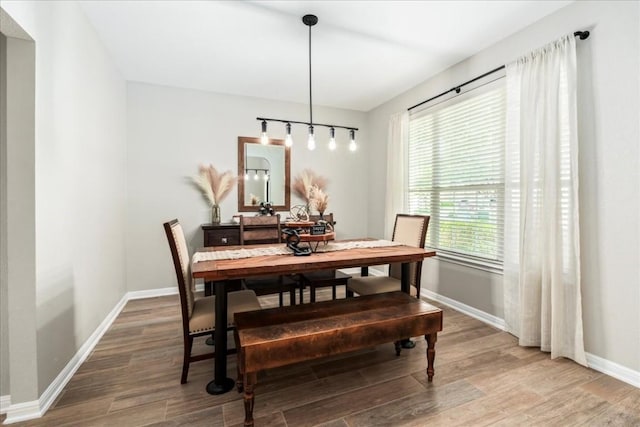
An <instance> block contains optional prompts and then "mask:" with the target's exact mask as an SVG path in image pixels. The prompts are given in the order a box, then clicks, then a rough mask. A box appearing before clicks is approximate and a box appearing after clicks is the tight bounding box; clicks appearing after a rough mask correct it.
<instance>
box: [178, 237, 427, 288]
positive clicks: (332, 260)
mask: <svg viewBox="0 0 640 427" xmlns="http://www.w3.org/2000/svg"><path fill="white" fill-rule="evenodd" d="M368 240H372V239H368ZM283 245H284V243H280V244H269V245H265V244H262V245H244V246H225V247H206V248H200V249H198V252H210V251H221V250H236V249H252V248H264V247H266V246H278V247H281V246H283ZM435 255H436V252H435V251H434V250H432V249H424V248H417V247H414V246H406V245H393V246H377V247H366V248H352V249H344V250H336V251H329V252H315V253H312V254H311V255H309V256H294V255H293V254H291V255H260V256H253V257H250V258H237V259H218V260H207V261H199V262H195V263H193V264H192V266H191V273H192V276H193V277H194V278H197V279H204V280H207V281H219V280H229V279H239V278H247V277H254V276H264V275H279V274H294V273H305V272H312V271H318V270H327V269H338V268H350V267H364V266H371V265H381V264H389V263H407V262H418V261H422V260H423V259H424V258H427V257H432V256H435Z"/></svg>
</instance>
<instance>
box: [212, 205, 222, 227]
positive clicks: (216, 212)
mask: <svg viewBox="0 0 640 427" xmlns="http://www.w3.org/2000/svg"><path fill="white" fill-rule="evenodd" d="M211 223H212V224H220V206H219V205H213V206H211Z"/></svg>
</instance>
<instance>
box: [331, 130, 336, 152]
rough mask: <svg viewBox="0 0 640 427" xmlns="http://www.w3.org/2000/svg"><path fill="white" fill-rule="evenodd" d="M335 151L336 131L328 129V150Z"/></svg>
mask: <svg viewBox="0 0 640 427" xmlns="http://www.w3.org/2000/svg"><path fill="white" fill-rule="evenodd" d="M335 149H336V130H335V129H334V128H330V129H329V150H331V151H333V150H335Z"/></svg>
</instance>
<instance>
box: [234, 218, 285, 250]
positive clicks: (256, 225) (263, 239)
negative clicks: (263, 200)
mask: <svg viewBox="0 0 640 427" xmlns="http://www.w3.org/2000/svg"><path fill="white" fill-rule="evenodd" d="M281 242H282V227H281V225H280V214H276V215H263V216H244V215H240V244H241V245H250V244H257V243H281Z"/></svg>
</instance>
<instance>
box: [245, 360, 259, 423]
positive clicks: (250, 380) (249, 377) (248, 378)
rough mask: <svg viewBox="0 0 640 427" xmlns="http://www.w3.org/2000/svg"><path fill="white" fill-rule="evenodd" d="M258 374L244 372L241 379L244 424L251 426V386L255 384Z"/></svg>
mask: <svg viewBox="0 0 640 427" xmlns="http://www.w3.org/2000/svg"><path fill="white" fill-rule="evenodd" d="M257 377H258V374H257V373H256V372H246V373H245V375H244V380H243V386H244V387H243V388H244V425H245V427H251V426H253V388H254V387H255V385H256V382H257Z"/></svg>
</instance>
